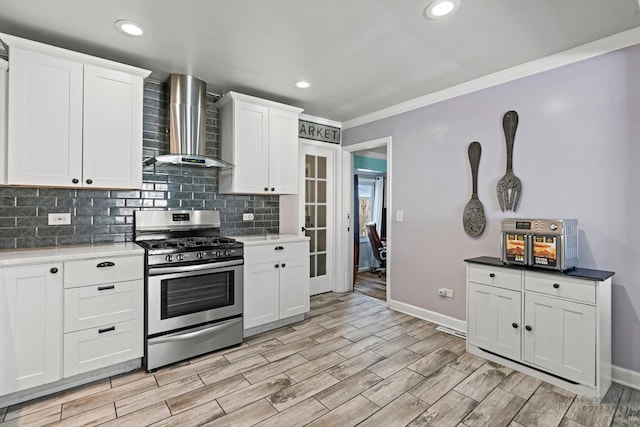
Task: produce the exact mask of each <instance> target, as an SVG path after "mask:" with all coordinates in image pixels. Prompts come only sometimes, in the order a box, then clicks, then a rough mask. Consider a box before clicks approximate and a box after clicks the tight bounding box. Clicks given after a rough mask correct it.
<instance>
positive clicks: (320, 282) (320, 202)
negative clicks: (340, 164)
mask: <svg viewBox="0 0 640 427" xmlns="http://www.w3.org/2000/svg"><path fill="white" fill-rule="evenodd" d="M335 153H336V150H335V149H333V148H328V147H322V146H319V145H315V144H313V145H312V144H311V143H302V144H301V147H300V157H301V162H302V165H303V168H302V170H303V171H304V177H302V175H303V174H301V179H304V183H303V184H302V185H300V188H301V189H303V190H302V191H301V193H303V194H300V199H299V200H300V213H301V216H302V218H301V219H300V223H301V224H303V231H304V234H305V236H308V237H310V239H311V241H310V248H309V256H310V260H309V275H310V293H311V295H316V294H319V293H322V292H329V291H331V290H333V284H332V280H333V265H334V264H333V263H334V259H335V242H334V210H335V205H334V185H335V181H334V170H333V167H334V156H335Z"/></svg>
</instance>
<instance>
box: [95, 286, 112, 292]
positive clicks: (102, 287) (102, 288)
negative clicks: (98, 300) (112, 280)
mask: <svg viewBox="0 0 640 427" xmlns="http://www.w3.org/2000/svg"><path fill="white" fill-rule="evenodd" d="M115 288H116V285H109V286H98V290H99V291H107V290H109V289H115Z"/></svg>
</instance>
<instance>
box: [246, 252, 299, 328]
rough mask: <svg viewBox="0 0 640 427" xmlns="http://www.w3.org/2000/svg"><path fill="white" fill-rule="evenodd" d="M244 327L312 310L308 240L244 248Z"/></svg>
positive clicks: (251, 326)
mask: <svg viewBox="0 0 640 427" xmlns="http://www.w3.org/2000/svg"><path fill="white" fill-rule="evenodd" d="M244 262H245V270H244V272H245V274H244V289H245V292H244V329H250V328H254V327H256V326H261V325H264V324H267V323H271V322H274V321H278V320H282V319H286V318H288V317H292V316H296V315H300V314H304V313H306V312H308V311H309V242H308V241H303V242H287V243H267V244H264V245H257V246H245V249H244Z"/></svg>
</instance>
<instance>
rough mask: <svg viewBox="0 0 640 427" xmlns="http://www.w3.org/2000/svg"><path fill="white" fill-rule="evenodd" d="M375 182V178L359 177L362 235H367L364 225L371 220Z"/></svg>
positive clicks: (359, 215) (359, 212) (359, 208)
mask: <svg viewBox="0 0 640 427" xmlns="http://www.w3.org/2000/svg"><path fill="white" fill-rule="evenodd" d="M374 183H375V180H374V179H371V178H364V177H358V218H359V221H360V236H366V235H367V230H366V228H365V226H364V225H365V224H366V223H368V222H371V208H372V206H373V197H374Z"/></svg>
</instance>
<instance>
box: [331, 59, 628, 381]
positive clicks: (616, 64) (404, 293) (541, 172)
mask: <svg viewBox="0 0 640 427" xmlns="http://www.w3.org/2000/svg"><path fill="white" fill-rule="evenodd" d="M508 110H516V111H517V112H518V114H519V116H520V125H519V127H518V131H517V134H516V139H515V148H514V160H513V163H514V172H515V174H516V175H517V176H518V177H520V179H521V180H522V183H523V189H524V190H523V195H522V200H521V205H520V209H519V211H518V212H517V213H516V214H513V213H503V212H501V211H500V209H499V206H498V202H497V198H496V195H495V187H496V183H497V181H498V179H499V178H500V177H501V176H502V175H503V174H504V172H505V157H506V149H505V142H504V134H503V131H502V116H503V114H504V113H505V112H506V111H508ZM385 136H392V137H393V142H394V145H393V163H394V164H393V171H394V172H393V189H392V192H393V197H394V209H402V210H404V222H401V223H398V222H393V223H392V233H393V243H394V250H393V252H392V253H391V261H390V264H391V266H392V270H391V274H392V277H391V278H390V281H391V283H392V287H391V299H392V300H396V301H400V302H404V303H407V304H411V305H415V306H418V307H420V308H423V309H427V310H432V311H435V312H438V313H442V314H445V315H448V316H451V317H454V318H457V319H461V320H464V319H465V293H466V287H465V264H464V262H463V260H464V259H465V258H471V257H475V256H480V255H488V256H496V257H497V256H499V248H500V244H499V228H500V220H501V219H502V218H503V217H507V216H518V217H542V218H549V217H558V218H564V217H566V218H577V219H578V220H579V224H580V229H581V231H580V236H579V237H580V244H579V254H580V267H586V268H595V269H601V270H610V271H615V272H616V275H615V276H614V278H613V284H614V286H613V313H614V315H613V329H614V331H613V359H614V364H616V365H618V366H621V367H623V368H627V369H632V370H635V371H640V320H639V314H638V313H639V312H640V283H639V278H640V227H638V226H637V224H636V222H637V219H640V47H632V48H628V49H624V50H621V51H618V52H614V53H610V54H607V55H603V56H600V57H597V58H594V59H590V60H587V61H584V62H580V63H576V64H572V65H568V66H565V67H562V68H559V69H555V70H551V71H547V72H544V73H540V74H538V75H535V76H530V77H526V78H522V79H520V80H517V81H513V82H509V83H505V84H503V85H499V86H496V87H493V88H490V89H485V90H482V91H478V92H475V93H472V94H469V95H465V96H461V97H458V98H454V99H451V100H448V101H444V102H441V103H439V104H435V105H431V106H428V107H424V108H421V109H419V110H414V111H411V112H407V113H404V114H401V115H398V116H394V117H391V118H388V119H384V120H379V121H377V122H373V123H369V124H366V125H362V126H359V127H355V128H351V129H347V130H344V131H343V145H349V144H354V143H358V142H363V141H368V140H372V139H376V138H381V137H385ZM472 141H479V142H480V143H481V144H482V158H481V161H480V168H479V184H478V192H479V197H480V200H481V201H482V203H483V204H484V208H485V213H486V215H487V226H486V228H485V231H484V234H483V235H482V236H481V237H479V238H477V239H473V238H470V237H469V236H467V235H466V234H465V233H464V230H463V228H462V212H463V209H464V206H465V204H466V202H467V201H468V200H469V198H470V195H471V173H470V170H469V162H468V157H467V147H468V145H469V143H471V142H472ZM389 215H390V217H391V218H393V216H392V215H393V213H391V212H390V213H389ZM440 287H448V288H452V289H454V291H455V298H454V299H443V298H441V297H439V296H438V295H437V289H438V288H440Z"/></svg>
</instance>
